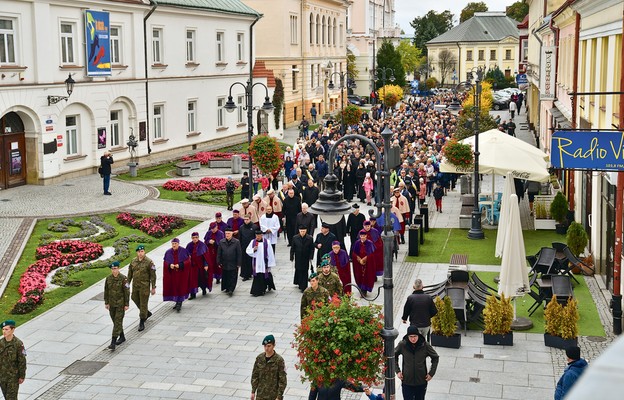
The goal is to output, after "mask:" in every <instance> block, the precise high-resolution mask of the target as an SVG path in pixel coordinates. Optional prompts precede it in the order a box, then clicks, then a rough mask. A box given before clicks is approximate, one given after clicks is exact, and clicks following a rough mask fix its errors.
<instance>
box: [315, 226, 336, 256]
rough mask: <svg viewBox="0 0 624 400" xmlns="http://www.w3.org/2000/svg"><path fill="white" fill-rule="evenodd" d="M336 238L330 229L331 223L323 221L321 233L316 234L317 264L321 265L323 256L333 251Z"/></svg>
mask: <svg viewBox="0 0 624 400" xmlns="http://www.w3.org/2000/svg"><path fill="white" fill-rule="evenodd" d="M334 240H336V236H335V235H334V234H333V233H331V232H330V231H329V224H328V223H326V222H323V225H322V226H321V233H319V234H318V235H316V239H315V240H314V247H315V248H316V266H317V267H318V266H319V265H321V258H323V256H324V255H325V254H327V253H329V252H330V251H332V242H333V241H334Z"/></svg>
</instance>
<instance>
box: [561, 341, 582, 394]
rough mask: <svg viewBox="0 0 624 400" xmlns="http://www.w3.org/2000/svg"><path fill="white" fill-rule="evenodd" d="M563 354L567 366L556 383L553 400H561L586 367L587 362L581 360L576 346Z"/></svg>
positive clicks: (579, 350)
mask: <svg viewBox="0 0 624 400" xmlns="http://www.w3.org/2000/svg"><path fill="white" fill-rule="evenodd" d="M565 352H566V357H567V358H568V366H567V367H566V368H565V370H564V371H563V375H561V378H559V382H557V387H556V388H555V400H563V398H564V397H565V395H566V394H568V392H569V391H570V389H571V388H572V385H574V383H575V382H576V381H577V380H578V378H580V377H581V374H582V373H583V371H585V368H587V365H588V364H587V361H585V360H584V359H582V358H581V349H580V348H579V347H578V346H570V347H568V348H567V349H566V350H565Z"/></svg>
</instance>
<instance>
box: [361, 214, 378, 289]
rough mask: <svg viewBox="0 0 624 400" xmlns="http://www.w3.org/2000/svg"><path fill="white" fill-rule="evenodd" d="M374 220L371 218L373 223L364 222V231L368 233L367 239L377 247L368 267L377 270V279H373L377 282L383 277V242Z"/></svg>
mask: <svg viewBox="0 0 624 400" xmlns="http://www.w3.org/2000/svg"><path fill="white" fill-rule="evenodd" d="M372 220H373V219H372V218H371V221H365V222H364V229H363V230H364V232H366V238H367V239H368V240H370V241H371V242H372V243H373V245H375V254H373V255H372V257H371V258H370V260H368V267H369V268H372V269H373V270H375V275H374V276H375V277H374V278H373V279H374V280H376V279H377V278H376V277H377V276H383V241H382V239H381V235H380V234H379V230H377V229H375V228H373V223H372ZM382 229H383V227H382Z"/></svg>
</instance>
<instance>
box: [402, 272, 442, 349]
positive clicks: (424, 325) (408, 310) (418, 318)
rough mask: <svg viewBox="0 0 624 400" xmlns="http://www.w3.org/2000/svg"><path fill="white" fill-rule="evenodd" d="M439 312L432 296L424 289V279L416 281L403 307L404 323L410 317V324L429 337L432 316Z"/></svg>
mask: <svg viewBox="0 0 624 400" xmlns="http://www.w3.org/2000/svg"><path fill="white" fill-rule="evenodd" d="M437 313H438V309H437V308H436V306H435V304H434V303H433V299H432V298H431V296H429V295H428V294H426V293H425V292H424V291H423V283H422V280H420V279H416V281H414V292H413V293H412V294H410V295H409V297H408V298H407V301H406V302H405V306H404V307H403V316H402V317H401V319H402V320H403V323H404V324H406V323H407V318H408V317H409V320H410V326H415V327H416V328H418V331H419V332H420V334H421V335H423V336H424V337H425V338H427V337H429V331H430V330H431V318H432V317H434V316H435V315H436V314H437Z"/></svg>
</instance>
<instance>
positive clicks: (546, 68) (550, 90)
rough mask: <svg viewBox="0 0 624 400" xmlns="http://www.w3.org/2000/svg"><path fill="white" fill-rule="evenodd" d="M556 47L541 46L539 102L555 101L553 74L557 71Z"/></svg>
mask: <svg viewBox="0 0 624 400" xmlns="http://www.w3.org/2000/svg"><path fill="white" fill-rule="evenodd" d="M556 51H557V47H556V46H542V56H541V59H540V62H541V65H540V100H555V98H556V96H555V74H556V71H557V60H556V57H555V55H556Z"/></svg>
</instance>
